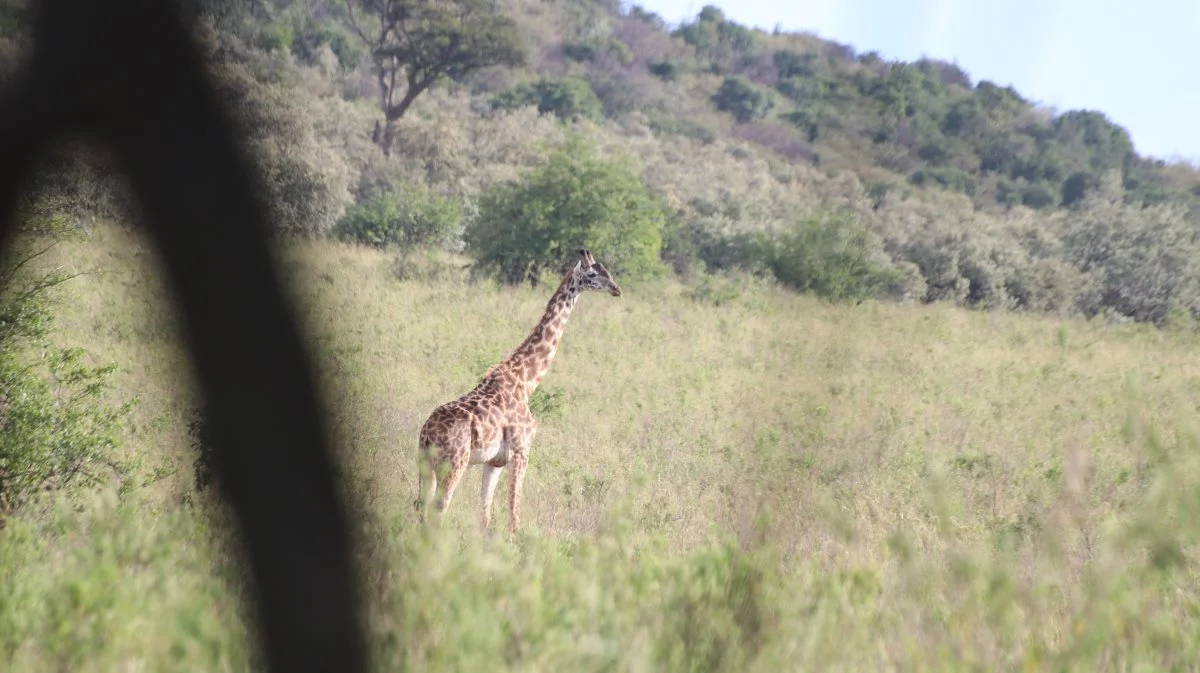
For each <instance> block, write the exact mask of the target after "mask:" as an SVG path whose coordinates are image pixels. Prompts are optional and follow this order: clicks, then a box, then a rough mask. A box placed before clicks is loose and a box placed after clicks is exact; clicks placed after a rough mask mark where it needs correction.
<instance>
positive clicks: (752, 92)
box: [713, 76, 775, 124]
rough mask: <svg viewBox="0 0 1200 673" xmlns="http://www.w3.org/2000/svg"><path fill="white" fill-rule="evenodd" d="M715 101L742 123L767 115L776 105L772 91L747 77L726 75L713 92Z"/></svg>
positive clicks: (722, 109) (721, 109)
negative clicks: (715, 91)
mask: <svg viewBox="0 0 1200 673" xmlns="http://www.w3.org/2000/svg"><path fill="white" fill-rule="evenodd" d="M713 103H714V104H715V105H716V106H717V109H718V110H720V111H722V112H728V113H729V114H731V115H733V118H734V119H736V120H737V121H738V123H740V124H745V123H746V122H749V121H753V120H755V119H758V118H760V117H764V116H766V114H767V113H768V112H770V111H771V109H772V108H773V107H775V99H774V98H773V97H772V96H771V92H770V91H768V90H766V89H763V88H762V87H759V86H757V85H755V84H754V83H753V82H751V81H750V80H748V79H746V78H745V77H741V76H737V77H726V78H725V81H724V82H722V83H721V87H720V88H719V89H717V93H715V94H713Z"/></svg>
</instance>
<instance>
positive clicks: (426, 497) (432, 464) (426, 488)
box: [415, 442, 438, 523]
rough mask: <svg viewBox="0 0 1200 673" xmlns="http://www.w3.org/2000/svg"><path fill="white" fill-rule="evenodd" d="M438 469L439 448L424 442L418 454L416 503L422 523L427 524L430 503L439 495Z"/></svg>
mask: <svg viewBox="0 0 1200 673" xmlns="http://www.w3.org/2000/svg"><path fill="white" fill-rule="evenodd" d="M437 467H438V466H437V447H435V446H433V445H431V444H427V443H425V442H422V443H421V448H420V449H419V452H418V454H417V500H416V503H415V504H416V507H417V512H418V513H419V514H420V516H421V523H425V520H426V517H427V513H428V511H429V503H431V502H433V499H434V497H435V496H436V495H437V487H438V478H437V472H438V471H437Z"/></svg>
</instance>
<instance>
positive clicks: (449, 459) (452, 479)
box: [437, 445, 471, 513]
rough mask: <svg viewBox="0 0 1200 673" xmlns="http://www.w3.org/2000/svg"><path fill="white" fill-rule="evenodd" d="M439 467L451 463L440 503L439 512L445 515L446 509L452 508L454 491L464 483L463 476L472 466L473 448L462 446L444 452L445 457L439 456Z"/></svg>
mask: <svg viewBox="0 0 1200 673" xmlns="http://www.w3.org/2000/svg"><path fill="white" fill-rule="evenodd" d="M439 458H440V460H438V467H439V468H444V467H445V466H446V464H447V463H449V466H450V470H449V472H448V474H447V475H446V482H445V486H444V487H443V488H442V499H441V500H440V501H438V505H437V508H438V512H439V513H444V512H445V511H446V508H447V507H449V506H450V501H451V500H452V499H454V489H456V488H458V483H459V482H460V481H462V478H463V475H464V474H466V472H467V466H468V465H469V464H470V463H469V461H470V459H471V447H470V446H469V445H468V446H461V447H457V446H456V447H453V448H450V449H447V450H444V451H443V455H441V456H439Z"/></svg>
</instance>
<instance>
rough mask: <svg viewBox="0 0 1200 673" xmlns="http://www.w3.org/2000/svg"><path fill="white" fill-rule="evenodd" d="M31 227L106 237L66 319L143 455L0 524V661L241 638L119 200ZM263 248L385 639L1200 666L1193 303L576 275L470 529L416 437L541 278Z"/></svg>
mask: <svg viewBox="0 0 1200 673" xmlns="http://www.w3.org/2000/svg"><path fill="white" fill-rule="evenodd" d="M57 254H58V255H59V257H58V258H57V259H54V260H47V263H55V262H60V263H61V262H65V263H68V264H69V265H71V266H72V267H78V268H94V269H97V270H98V271H100V273H98V274H97V275H93V276H89V277H87V280H86V281H83V282H80V283H78V284H76V285H75V286H74V288H73V295H72V297H71V299H70V301H68V302H66V303H65V304H64V306H63V313H62V315H60V317H59V319H58V320H59V323H60V324H61V325H62V331H61V333H60V334H59V335H58V338H60V339H62V340H63V342H64V343H71V344H78V345H82V346H84V347H85V348H87V350H88V351H89V352H90V353H92V354H93V355H94V356H95V357H96V358H98V359H100V360H104V361H108V360H114V361H117V362H118V363H121V368H120V369H119V370H118V372H117V373H116V374H115V375H114V376H115V377H116V379H115V380H116V383H117V390H116V392H115V394H118V395H122V396H126V397H127V396H130V395H132V394H139V395H140V397H141V403H140V404H139V406H138V407H137V409H136V416H135V422H134V423H132V424H131V426H130V428H129V430H128V432H127V436H126V437H125V440H126V441H125V447H126V448H125V450H127V451H129V452H131V453H132V454H136V455H137V456H139V457H140V458H141V464H142V465H143V468H142V472H141V473H139V474H138V483H139V485H138V486H137V487H136V488H132V489H130V488H128V487H127V488H126V489H124V490H123V491H121V495H118V494H117V493H116V491H115V490H112V489H109V490H105V491H102V492H99V493H96V494H94V495H93V496H92V497H90V498H89V499H85V500H84V501H83V502H82V504H75V505H74V506H70V505H69V503H64V504H61V505H58V506H56V505H55V504H54V503H47V504H46V506H44V507H42V508H39V509H36V510H32V511H30V512H29V513H27V514H25V515H22V517H21V518H19V519H18V520H16V521H13V522H11V523H10V525H9V526H8V527H7V528H5V529H4V530H3V531H0V574H2V576H0V670H14V671H15V670H20V671H38V670H72V671H121V670H206V671H209V670H217V671H222V670H231V671H232V670H246V669H248V668H251V667H253V666H254V665H255V662H256V660H255V658H254V657H255V655H254V654H253V648H252V647H251V646H250V640H249V638H248V631H247V622H246V620H245V615H244V613H243V611H242V608H241V607H240V603H239V602H238V601H237V600H236V595H235V594H234V593H233V592H232V591H231V589H230V587H231V586H232V585H231V584H230V582H229V580H230V579H231V578H233V577H234V573H236V572H239V570H238V568H237V564H236V563H235V562H234V561H233V556H231V554H230V553H229V546H228V544H229V542H228V539H227V530H228V528H227V526H226V524H225V523H224V521H225V518H224V514H223V513H222V512H221V510H219V509H217V510H208V509H205V508H203V507H200V505H202V504H204V503H206V502H207V495H205V494H201V493H196V492H195V488H194V485H193V484H192V481H191V463H192V460H194V457H195V456H194V452H193V451H192V449H191V448H190V446H189V444H188V439H187V431H186V423H187V420H188V419H190V418H191V417H192V415H193V413H194V411H193V407H194V404H195V396H194V393H193V391H192V389H191V387H190V380H191V378H190V372H189V371H188V368H187V365H186V361H185V359H184V357H183V354H182V351H181V350H180V348H179V342H178V331H177V326H176V323H175V321H174V317H173V314H172V313H171V312H170V310H169V307H168V306H167V304H166V294H165V292H164V290H163V288H162V286H161V283H160V280H159V278H158V275H157V274H158V270H157V268H156V267H155V265H154V262H153V258H152V256H151V255H149V254H147V253H146V251H145V249H144V244H143V243H142V242H141V241H140V239H139V238H138V237H136V236H134V235H132V234H130V233H128V232H126V231H125V230H123V229H120V228H116V227H100V228H97V229H96V230H95V232H94V235H93V237H92V239H91V240H90V241H86V242H80V243H71V244H69V245H65V246H63V248H62V250H61V251H59V252H58V253H57ZM597 254H598V256H600V257H601V258H602V257H603V254H602V251H598V252H597ZM280 259H281V263H282V264H283V267H284V269H285V271H286V273H287V275H288V278H289V279H290V280H291V281H292V283H293V292H294V296H295V297H296V299H297V301H298V303H299V304H300V305H301V306H302V308H303V317H304V320H305V323H306V325H307V326H308V327H309V329H310V343H311V345H312V347H313V349H314V351H315V352H316V353H317V354H318V357H319V366H320V370H321V374H322V379H323V381H324V383H325V385H326V398H327V400H329V403H330V405H331V408H333V410H334V411H333V423H334V430H335V432H336V433H337V436H338V438H339V443H340V446H341V450H342V452H343V459H344V460H345V462H346V464H347V465H348V467H349V468H350V469H349V471H348V475H349V476H348V479H349V484H348V485H349V487H350V489H351V491H352V493H353V494H354V496H355V498H356V501H358V502H361V503H362V505H363V514H362V518H361V519H360V520H359V525H360V534H361V538H362V539H363V540H364V542H365V549H364V550H363V553H364V557H363V560H364V563H365V567H366V568H367V574H366V585H365V588H366V592H367V600H368V605H369V610H370V619H369V628H370V634H371V643H372V652H373V655H374V657H375V662H376V668H377V670H380V671H396V670H430V671H441V670H445V671H458V670H514V671H542V670H546V671H557V670H578V671H646V670H662V671H777V670H788V671H809V670H813V671H830V670H854V671H858V670H880V669H888V670H892V669H903V670H1012V669H1017V668H1021V669H1023V670H1054V671H1060V670H1081V671H1103V670H1194V669H1196V668H1197V667H1200V648H1198V646H1197V645H1196V643H1197V642H1200V639H1198V638H1197V637H1196V636H1197V635H1198V627H1200V622H1198V619H1197V618H1198V616H1200V590H1198V587H1197V573H1196V569H1197V566H1196V548H1195V544H1194V542H1193V541H1194V540H1195V539H1196V534H1197V532H1200V499H1198V498H1197V494H1198V493H1200V490H1197V487H1198V486H1200V464H1198V463H1197V461H1198V459H1200V454H1198V453H1197V448H1200V424H1198V423H1197V421H1196V413H1197V408H1198V402H1200V366H1198V365H1197V362H1196V360H1195V358H1194V352H1195V348H1196V346H1197V339H1196V337H1195V336H1193V335H1192V334H1190V333H1185V332H1170V331H1161V330H1154V329H1152V328H1148V327H1142V326H1128V325H1121V326H1104V325H1100V324H1093V323H1087V322H1083V321H1062V320H1051V319H1044V318H1034V317H1029V316H1021V315H1014V314H1006V313H986V312H967V311H962V310H958V309H954V308H951V307H948V306H898V305H892V304H881V303H872V302H867V303H864V304H862V305H859V306H855V307H848V306H830V305H826V304H823V303H820V302H818V301H815V300H813V299H810V298H806V297H800V296H796V295H794V294H791V293H787V292H783V291H780V290H777V289H775V288H773V287H771V286H767V285H763V284H760V283H757V282H754V281H751V280H748V279H737V278H727V279H717V280H715V281H709V282H708V283H707V284H706V285H704V286H696V287H683V286H680V285H678V284H676V283H674V282H665V281H664V282H656V283H652V284H643V285H638V284H629V285H626V284H624V283H623V287H624V289H625V290H626V292H625V294H624V295H623V296H622V297H620V298H611V297H605V296H599V295H595V296H587V297H584V298H583V300H582V301H581V303H580V305H579V307H578V308H577V310H576V312H575V313H574V315H573V317H572V318H571V323H570V324H569V325H568V327H567V332H566V335H565V337H564V341H563V344H562V347H561V348H560V350H559V354H558V359H557V361H556V362H555V365H554V368H553V369H552V370H551V374H550V375H549V376H548V377H547V379H546V381H545V382H544V383H543V385H542V387H541V388H540V389H539V397H538V401H537V403H538V405H539V409H540V418H541V420H542V430H541V432H540V433H539V435H538V438H537V440H536V442H535V445H534V448H533V455H532V458H531V461H530V471H529V475H528V478H527V480H526V484H527V485H526V493H527V496H526V498H527V505H526V507H525V509H524V512H525V517H524V524H525V529H524V531H523V532H522V534H521V535H519V536H518V537H517V538H516V539H514V540H512V541H508V540H505V539H504V538H503V537H502V536H499V535H497V536H495V537H484V536H482V535H480V533H479V531H478V530H477V512H476V507H477V505H478V499H479V498H478V487H477V486H476V484H477V483H478V478H479V476H478V472H477V471H474V470H473V471H472V472H469V473H468V477H467V481H466V482H465V483H464V484H463V485H462V487H461V488H460V490H459V491H458V495H457V496H456V498H455V502H454V504H453V505H452V507H451V510H450V511H449V513H448V516H447V520H446V524H447V525H446V526H443V527H442V528H441V529H440V530H436V531H427V530H424V529H421V528H420V527H419V526H418V525H417V523H416V521H417V515H416V512H415V510H414V509H413V507H412V501H413V498H414V496H415V490H414V489H415V485H416V474H415V462H414V450H415V438H416V432H417V429H418V428H419V425H420V423H421V421H422V420H423V419H424V416H425V415H426V414H427V413H428V412H429V411H430V410H431V409H432V408H433V407H434V406H435V405H437V404H439V403H441V402H443V401H446V400H448V399H451V398H452V397H454V396H455V395H458V394H461V393H462V392H465V391H466V390H468V389H469V388H470V387H471V386H472V385H473V384H474V383H475V382H476V381H477V379H478V377H479V376H480V375H482V373H483V372H484V371H485V370H486V368H487V366H488V365H489V364H492V363H493V362H495V361H496V360H497V359H498V358H500V357H502V356H503V355H504V354H506V353H507V352H508V351H509V350H510V349H511V348H513V347H515V345H516V344H517V343H519V341H520V340H521V338H522V337H523V336H524V335H525V334H526V333H527V331H528V330H529V329H530V328H531V327H532V326H533V323H534V321H535V320H536V319H537V317H538V315H540V312H541V309H542V307H543V305H544V303H545V301H546V298H547V297H546V296H545V292H542V291H537V292H535V291H533V290H530V289H528V288H519V289H502V288H498V287H495V286H493V285H490V284H488V283H478V284H473V283H470V282H468V281H467V280H466V278H465V275H464V274H463V273H462V272H461V269H459V268H458V266H457V265H459V264H461V260H458V259H455V258H450V257H445V256H439V255H431V256H408V257H406V258H405V259H403V260H400V262H399V263H398V261H397V260H396V259H395V258H394V257H392V256H389V255H387V254H384V253H380V252H377V251H371V250H365V249H360V248H355V247H350V246H345V245H340V244H335V243H330V242H314V243H303V244H293V245H290V246H289V247H287V248H286V249H284V250H282V251H281V253H280ZM398 267H402V268H398ZM398 272H403V273H402V274H400V275H398ZM400 276H402V277H403V278H404V280H400V279H399V277H400ZM502 488H507V487H506V486H503V485H502ZM502 493H503V491H502ZM76 502H77V501H76ZM498 502H500V503H506V502H507V499H506V498H498ZM498 508H499V511H498V512H497V518H498V522H499V524H500V525H501V527H502V526H503V522H504V520H505V517H506V516H507V511H506V509H507V508H506V506H505V505H503V504H501V505H498Z"/></svg>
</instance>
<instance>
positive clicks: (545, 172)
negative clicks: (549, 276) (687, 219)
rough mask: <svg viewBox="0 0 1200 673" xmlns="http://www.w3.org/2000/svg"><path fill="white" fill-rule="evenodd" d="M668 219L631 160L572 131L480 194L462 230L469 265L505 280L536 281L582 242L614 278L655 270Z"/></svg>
mask: <svg viewBox="0 0 1200 673" xmlns="http://www.w3.org/2000/svg"><path fill="white" fill-rule="evenodd" d="M667 219H668V215H667V210H666V208H665V207H664V204H663V203H662V202H661V201H660V200H659V199H658V198H657V197H656V196H655V195H654V194H652V193H651V192H650V190H649V189H648V188H647V187H646V185H645V184H643V183H642V181H641V179H640V178H639V177H638V175H637V174H636V173H635V172H634V170H633V168H632V167H631V166H629V165H628V164H627V163H626V162H625V161H622V160H609V159H604V158H602V157H600V156H598V155H597V154H596V152H595V150H594V149H593V148H592V147H591V146H590V145H588V144H586V143H585V142H583V141H582V140H581V139H580V138H578V137H572V138H570V139H568V141H567V142H566V143H565V144H564V145H562V146H560V147H559V148H558V149H556V150H555V151H553V152H552V153H551V155H550V157H549V160H548V161H547V162H546V164H544V165H543V166H541V167H540V168H537V169H535V170H533V171H532V172H530V173H529V174H527V175H525V176H524V177H523V178H522V179H520V180H519V181H517V182H516V183H510V184H502V185H499V186H497V187H495V188H493V189H492V190H491V191H489V192H488V193H487V194H485V195H484V198H483V199H482V201H481V202H480V211H479V216H478V218H477V219H476V220H475V221H474V222H473V223H472V224H471V225H470V226H469V227H468V228H467V230H466V233H465V237H464V238H465V241H466V244H467V249H468V251H469V252H470V253H471V255H472V256H473V257H474V258H475V265H476V267H477V268H478V269H479V270H481V271H484V272H485V273H489V274H492V275H495V276H497V277H499V278H501V279H503V280H504V281H505V282H508V283H520V282H523V281H526V280H528V281H530V282H532V283H535V284H536V283H537V281H538V279H539V278H540V276H541V274H542V272H544V271H549V270H552V269H557V268H558V267H559V265H560V264H562V263H563V260H565V259H567V257H568V255H569V252H570V251H571V250H574V249H576V248H581V247H586V248H591V249H593V250H595V251H596V256H597V257H598V258H599V259H601V260H602V261H603V262H604V264H605V266H607V267H608V268H609V269H610V270H612V272H613V273H614V274H617V277H618V278H621V277H636V276H643V275H650V274H654V273H656V272H658V271H659V270H661V268H662V264H661V262H660V260H659V253H660V251H661V249H662V239H663V230H664V228H665V227H666V224H667Z"/></svg>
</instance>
